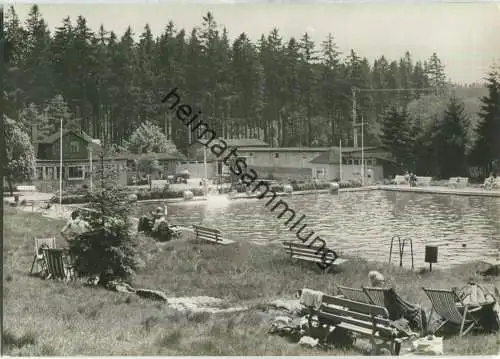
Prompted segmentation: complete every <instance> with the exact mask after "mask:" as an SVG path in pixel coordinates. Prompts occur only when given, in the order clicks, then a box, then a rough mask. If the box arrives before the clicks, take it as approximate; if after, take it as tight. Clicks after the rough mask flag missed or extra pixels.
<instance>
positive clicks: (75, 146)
mask: <svg viewBox="0 0 500 359" xmlns="http://www.w3.org/2000/svg"><path fill="white" fill-rule="evenodd" d="M70 148H71V153H76V152H79V151H80V144H79V143H78V141H71V143H70Z"/></svg>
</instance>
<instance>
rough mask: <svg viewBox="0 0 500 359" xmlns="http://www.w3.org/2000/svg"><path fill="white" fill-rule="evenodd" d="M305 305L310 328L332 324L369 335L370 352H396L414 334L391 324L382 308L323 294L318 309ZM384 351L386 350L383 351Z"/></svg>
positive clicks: (365, 336)
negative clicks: (307, 310)
mask: <svg viewBox="0 0 500 359" xmlns="http://www.w3.org/2000/svg"><path fill="white" fill-rule="evenodd" d="M301 304H302V303H301ZM308 308H309V328H312V327H313V324H316V325H318V326H319V327H322V326H325V325H326V326H327V327H332V326H333V327H334V328H342V329H344V330H347V331H348V332H350V333H353V334H354V335H355V337H361V338H368V339H369V341H370V344H371V354H372V355H373V354H386V355H399V352H400V350H401V344H402V343H403V342H405V341H407V340H410V339H411V338H412V337H413V333H407V332H405V331H403V330H400V329H397V328H396V327H394V326H393V325H392V322H391V320H389V313H388V312H387V309H385V308H384V307H379V306H376V305H373V304H368V303H361V302H355V301H352V300H349V299H346V298H341V297H338V296H337V297H334V296H329V295H323V298H322V303H321V307H320V308H319V309H315V308H312V307H308ZM314 321H316V323H314ZM384 351H388V353H383V352H384Z"/></svg>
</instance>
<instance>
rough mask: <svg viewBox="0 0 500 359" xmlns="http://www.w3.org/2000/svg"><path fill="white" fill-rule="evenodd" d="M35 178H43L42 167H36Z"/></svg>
mask: <svg viewBox="0 0 500 359" xmlns="http://www.w3.org/2000/svg"><path fill="white" fill-rule="evenodd" d="M35 174H36V179H39V180H41V179H43V167H37V168H36V173H35Z"/></svg>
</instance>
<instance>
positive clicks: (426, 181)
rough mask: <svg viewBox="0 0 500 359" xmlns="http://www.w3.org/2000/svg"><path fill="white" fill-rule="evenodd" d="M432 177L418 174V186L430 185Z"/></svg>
mask: <svg viewBox="0 0 500 359" xmlns="http://www.w3.org/2000/svg"><path fill="white" fill-rule="evenodd" d="M431 181H432V177H424V176H417V186H422V187H427V186H430V184H431Z"/></svg>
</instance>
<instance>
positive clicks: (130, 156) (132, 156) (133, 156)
mask: <svg viewBox="0 0 500 359" xmlns="http://www.w3.org/2000/svg"><path fill="white" fill-rule="evenodd" d="M142 157H150V158H153V159H156V160H183V159H185V156H184V155H183V154H182V153H179V154H170V153H152V152H151V153H139V154H137V153H131V152H118V153H114V154H112V155H109V156H106V158H108V159H117V160H119V159H120V160H129V161H132V160H138V159H139V158H142Z"/></svg>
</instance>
